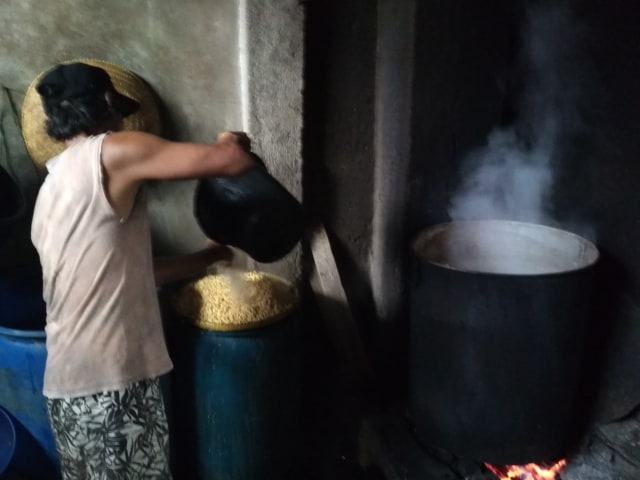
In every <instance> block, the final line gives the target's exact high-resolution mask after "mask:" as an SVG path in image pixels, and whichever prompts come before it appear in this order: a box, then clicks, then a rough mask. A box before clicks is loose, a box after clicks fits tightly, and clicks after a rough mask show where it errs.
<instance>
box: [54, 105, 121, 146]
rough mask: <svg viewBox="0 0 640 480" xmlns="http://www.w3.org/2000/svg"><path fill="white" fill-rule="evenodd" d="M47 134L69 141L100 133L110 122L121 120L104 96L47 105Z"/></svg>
mask: <svg viewBox="0 0 640 480" xmlns="http://www.w3.org/2000/svg"><path fill="white" fill-rule="evenodd" d="M44 109H45V113H46V114H47V120H46V123H45V127H46V130H47V134H48V135H49V136H50V137H52V138H54V139H55V140H61V141H62V140H68V139H70V138H73V137H75V136H77V135H80V134H86V135H91V134H95V133H100V132H101V130H103V129H104V126H105V125H106V124H108V123H109V122H112V121H115V120H117V119H119V118H121V116H120V114H119V113H118V112H117V111H115V110H114V109H113V108H112V107H111V106H110V105H109V103H108V102H107V100H106V99H105V97H104V95H91V96H84V97H80V98H76V99H73V101H69V100H63V101H61V102H60V103H58V104H56V105H45V107H44Z"/></svg>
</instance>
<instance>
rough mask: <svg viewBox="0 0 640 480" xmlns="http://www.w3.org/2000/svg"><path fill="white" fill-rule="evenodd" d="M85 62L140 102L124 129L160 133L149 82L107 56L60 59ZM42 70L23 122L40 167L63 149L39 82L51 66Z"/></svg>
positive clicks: (30, 149) (33, 84)
mask: <svg viewBox="0 0 640 480" xmlns="http://www.w3.org/2000/svg"><path fill="white" fill-rule="evenodd" d="M75 62H82V63H87V64H89V65H94V66H96V67H100V68H102V69H103V70H105V71H106V72H107V73H108V74H109V77H110V78H111V82H112V83H113V86H114V87H115V89H116V90H117V91H118V92H120V93H121V94H123V95H126V96H127V97H129V98H132V99H134V100H136V101H137V102H138V103H140V108H139V109H138V110H137V111H136V112H134V113H133V114H131V115H129V116H127V117H126V118H124V120H123V129H124V130H140V131H145V132H149V133H153V134H155V135H159V134H160V133H161V130H162V126H161V123H160V115H159V112H158V106H157V103H156V99H155V96H154V94H153V92H152V90H151V88H150V87H149V85H148V84H147V83H146V82H145V81H144V80H143V79H142V78H140V77H139V76H138V75H136V74H135V73H133V72H131V71H130V70H128V69H126V68H124V67H121V66H119V65H116V64H114V63H111V62H107V61H105V60H97V59H93V58H82V59H77V60H69V61H65V62H61V63H65V64H66V63H75ZM52 68H54V67H51V68H49V69H47V70H45V71H43V72H42V73H40V74H39V75H38V76H37V77H36V78H35V79H34V80H33V81H32V82H31V85H29V88H28V89H27V93H26V94H25V97H24V101H23V103H22V114H21V118H20V124H21V128H22V136H23V138H24V142H25V144H26V146H27V151H28V152H29V155H30V156H31V159H32V160H33V162H34V163H35V164H36V165H37V166H38V167H40V168H44V164H45V163H46V162H47V160H49V159H50V158H51V157H53V156H55V155H57V154H59V153H60V152H61V151H62V150H64V143H62V142H58V141H56V140H54V139H52V138H51V137H50V136H49V135H48V134H47V132H46V129H45V121H46V115H45V113H44V109H43V107H42V101H41V99H40V95H39V94H38V92H37V90H36V86H37V85H38V83H39V82H40V80H41V79H42V77H44V75H46V74H47V73H48V72H49V71H51V69H52Z"/></svg>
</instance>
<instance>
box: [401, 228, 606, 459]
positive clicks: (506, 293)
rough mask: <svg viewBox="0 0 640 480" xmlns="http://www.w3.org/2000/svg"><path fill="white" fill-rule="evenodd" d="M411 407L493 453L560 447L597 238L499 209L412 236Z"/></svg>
mask: <svg viewBox="0 0 640 480" xmlns="http://www.w3.org/2000/svg"><path fill="white" fill-rule="evenodd" d="M413 252H414V254H415V257H416V261H415V264H414V272H413V281H412V283H411V286H410V296H411V300H410V303H411V318H410V375H409V378H410V394H409V401H410V412H411V417H412V420H413V422H414V425H415V428H416V432H417V434H418V436H419V437H420V438H421V439H422V440H423V441H425V442H427V443H429V444H432V445H435V446H438V447H440V448H443V449H446V450H448V451H450V452H452V453H455V454H456V455H459V456H461V457H466V458H473V459H475V460H480V461H486V462H490V463H493V464H497V465H504V464H524V463H528V462H542V461H552V460H556V459H558V458H561V457H563V456H564V455H565V454H566V453H567V450H568V449H569V448H570V447H571V446H572V442H573V441H574V436H575V434H576V428H577V424H578V422H577V419H576V418H575V413H576V406H577V405H578V402H579V401H580V399H579V386H580V382H581V379H580V375H581V367H582V366H583V364H584V362H583V359H584V341H585V336H586V333H587V327H588V323H589V318H590V314H591V305H590V302H589V300H590V298H591V297H590V296H591V290H592V282H593V278H592V277H593V270H594V269H593V268H592V267H593V266H594V264H595V263H596V262H597V259H598V256H599V255H598V250H597V248H596V247H595V246H594V245H593V244H592V243H591V242H589V241H588V240H586V239H584V238H581V237H579V236H577V235H574V234H572V233H570V232H566V231H563V230H559V229H555V228H550V227H546V226H542V225H536V224H529V223H521V222H510V221H500V220H495V221H493V220H486V221H469V222H452V223H447V224H441V225H436V226H433V227H431V228H427V229H425V230H424V231H422V232H420V234H419V235H418V236H417V237H416V238H415V240H414V242H413Z"/></svg>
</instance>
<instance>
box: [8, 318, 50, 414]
mask: <svg viewBox="0 0 640 480" xmlns="http://www.w3.org/2000/svg"><path fill="white" fill-rule="evenodd" d="M0 335H4V336H6V337H19V338H46V336H47V334H46V332H45V330H44V329H41V330H21V329H18V328H9V327H3V326H2V325H0ZM0 408H1V407H0Z"/></svg>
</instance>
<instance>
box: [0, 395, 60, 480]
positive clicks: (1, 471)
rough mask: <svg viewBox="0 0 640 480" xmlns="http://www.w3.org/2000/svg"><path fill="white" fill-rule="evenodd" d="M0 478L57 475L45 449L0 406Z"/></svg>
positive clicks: (17, 479)
mask: <svg viewBox="0 0 640 480" xmlns="http://www.w3.org/2000/svg"><path fill="white" fill-rule="evenodd" d="M0 478H1V479H2V480H36V479H37V480H47V479H53V478H58V477H57V475H56V473H55V469H54V467H53V465H52V463H51V460H50V459H49V458H48V456H47V454H46V452H45V451H44V449H43V448H42V446H41V445H40V444H39V443H38V441H37V440H36V439H35V438H34V437H33V435H31V433H30V432H29V431H28V430H27V429H26V428H25V427H24V425H22V424H21V423H20V421H19V420H17V419H16V418H15V417H14V416H13V415H11V413H9V412H8V411H7V410H6V409H4V408H2V407H0Z"/></svg>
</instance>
